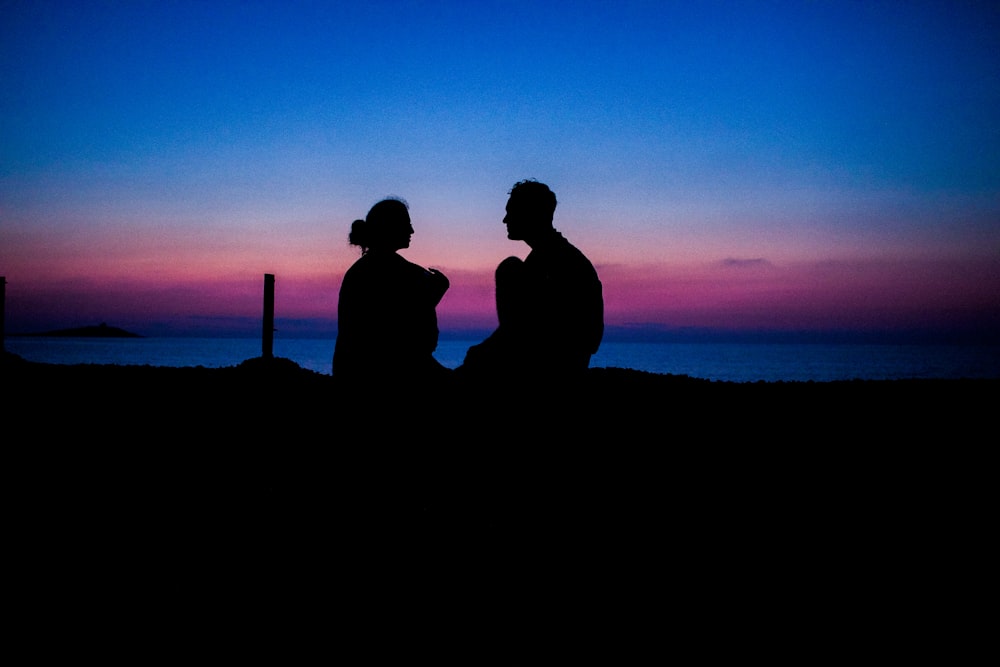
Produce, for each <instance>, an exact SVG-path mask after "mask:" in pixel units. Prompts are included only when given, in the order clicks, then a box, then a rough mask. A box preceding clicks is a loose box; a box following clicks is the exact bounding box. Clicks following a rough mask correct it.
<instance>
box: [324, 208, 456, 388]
mask: <svg viewBox="0 0 1000 667" xmlns="http://www.w3.org/2000/svg"><path fill="white" fill-rule="evenodd" d="M412 235H413V226H412V225H411V224H410V213H409V206H408V204H407V203H406V201H405V200H403V199H401V198H398V197H390V198H386V199H383V200H382V201H380V202H378V203H376V204H375V205H374V206H372V208H371V210H370V211H368V215H367V216H366V217H365V219H364V220H355V221H354V222H353V223H352V224H351V231H350V235H349V236H348V240H349V242H350V244H351V245H354V246H358V247H360V248H361V257H360V258H358V260H357V261H355V262H354V264H353V265H351V267H350V268H349V269H348V270H347V272H346V273H345V274H344V280H343V283H341V286H340V300H339V302H338V305H337V320H338V324H337V329H338V331H337V342H336V344H335V346H334V352H333V375H334V377H336V378H338V379H345V380H348V381H351V382H365V383H385V382H392V381H394V380H399V379H403V378H408V379H442V378H445V377H447V376H448V375H449V374H450V373H451V370H450V369H449V368H447V367H445V366H442V365H441V364H440V363H439V362H438V361H437V359H435V358H434V356H433V352H434V350H435V349H436V348H437V343H438V323H437V310H436V309H437V304H438V303H439V302H440V301H441V298H442V297H443V296H444V294H445V292H446V291H447V290H448V287H449V286H450V283H449V281H448V278H447V277H446V276H445V275H444V274H443V273H441V272H440V271H438V270H436V269H425V268H423V267H422V266H419V265H417V264H414V263H413V262H410V261H408V260H406V259H404V258H403V257H402V256H401V255H399V254H398V253H397V252H396V251H397V250H400V249H401V248H408V247H410V237H411V236H412Z"/></svg>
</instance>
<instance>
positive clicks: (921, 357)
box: [4, 337, 1000, 382]
mask: <svg viewBox="0 0 1000 667" xmlns="http://www.w3.org/2000/svg"><path fill="white" fill-rule="evenodd" d="M477 342H479V341H469V340H442V341H441V343H440V344H439V346H438V350H437V352H436V353H435V356H436V357H437V359H438V360H439V361H440V362H441V363H442V364H444V365H445V366H448V367H449V368H455V367H456V366H458V365H459V364H461V363H462V359H463V358H464V356H465V352H466V350H468V348H469V346H470V345H473V344H475V343H477ZM333 345H334V341H333V340H332V339H288V340H282V339H275V341H274V347H273V353H274V356H276V357H284V358H287V359H291V360H292V361H294V362H296V363H297V364H299V365H300V366H302V367H303V368H308V369H310V370H314V371H317V372H320V373H326V374H329V373H330V361H331V358H332V356H333ZM4 347H5V349H6V350H7V351H9V352H13V353H14V354H17V355H20V356H21V357H23V358H24V359H27V360H29V361H38V362H44V363H53V364H87V363H93V364H130V365H131V364H134V365H150V366H204V367H206V368H224V367H227V366H235V365H238V364H239V363H241V362H242V361H245V360H246V359H251V358H254V357H259V356H261V353H262V348H261V342H260V339H256V338H58V337H51V338H49V337H37V338H36V337H24V338H21V337H8V338H7V340H6V341H5V345H4ZM590 365H591V366H592V367H617V368H633V369H636V370H642V371H649V372H651V373H671V374H674V375H688V376H691V377H696V378H704V379H708V380H721V381H731V382H757V381H765V382H776V381H808V380H812V381H816V382H828V381H833V380H853V379H861V380H895V379H904V378H945V379H948V378H1000V346H998V345H852V344H840V345H825V344H767V343H749V344H746V343H737V344H725V343H609V342H605V343H603V344H602V345H601V349H600V351H599V352H598V353H597V354H596V355H595V356H594V357H593V359H592V360H591V364H590Z"/></svg>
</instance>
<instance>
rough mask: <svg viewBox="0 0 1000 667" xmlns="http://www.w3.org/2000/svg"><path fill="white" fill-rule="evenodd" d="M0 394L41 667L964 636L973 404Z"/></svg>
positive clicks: (53, 376)
mask: <svg viewBox="0 0 1000 667" xmlns="http://www.w3.org/2000/svg"><path fill="white" fill-rule="evenodd" d="M0 373H2V386H3V392H4V393H3V418H2V419H3V427H2V433H3V443H4V444H3V452H4V461H5V465H4V478H5V479H6V489H5V490H6V498H7V501H8V502H7V512H6V513H5V514H6V520H5V524H6V529H5V533H6V535H5V538H6V539H5V545H6V546H5V551H6V552H7V554H8V559H7V561H8V563H9V564H8V565H7V566H6V570H7V574H8V576H7V581H8V587H9V588H10V589H11V590H13V591H14V593H15V594H14V595H13V596H12V597H11V598H9V599H10V600H11V602H10V605H12V606H13V607H14V608H16V609H17V610H18V612H17V614H16V618H17V620H16V621H15V623H14V624H13V627H12V631H13V634H14V635H20V636H21V637H22V639H24V640H26V641H29V642H30V643H32V644H33V645H34V646H35V647H36V655H37V656H40V657H45V656H46V655H49V653H47V651H50V650H54V647H55V646H59V647H63V648H65V647H67V646H68V647H72V648H74V651H75V653H76V654H78V655H80V656H87V655H90V656H101V657H102V658H104V657H109V658H111V659H115V658H119V659H127V658H130V657H139V659H141V661H142V662H148V661H149V659H151V658H153V657H169V658H180V657H182V656H183V658H184V659H186V660H188V659H194V658H193V657H192V656H200V658H201V659H209V660H213V661H215V660H217V659H226V660H231V659H233V658H234V657H235V656H236V654H243V655H249V656H251V657H256V658H260V659H264V660H268V661H274V662H277V661H278V660H280V661H281V663H282V664H290V663H298V662H302V660H300V659H297V658H295V657H293V656H295V655H296V653H297V652H299V651H306V649H307V647H308V648H309V654H310V655H314V656H317V657H318V658H319V659H323V660H324V661H332V660H333V659H342V660H340V661H341V662H345V663H348V664H356V663H370V664H387V661H389V662H391V663H392V664H399V663H400V662H402V661H403V660H405V661H406V662H407V663H410V662H416V661H418V660H419V661H420V662H426V663H436V664H441V663H449V664H469V665H478V664H511V665H515V664H567V663H570V662H578V661H579V659H578V658H584V659H587V660H588V661H589V662H596V663H599V664H600V663H604V664H638V663H648V662H652V661H654V660H655V661H657V662H660V661H662V660H664V659H669V658H672V657H673V658H682V657H684V656H687V657H688V658H691V659H692V660H688V661H695V662H706V663H707V662H717V659H727V660H728V659H731V658H732V657H734V656H735V657H738V658H740V659H745V658H757V659H767V660H769V661H773V659H784V660H794V661H796V662H797V663H802V662H810V663H811V662H816V661H817V660H822V659H829V658H834V659H837V658H839V659H845V658H848V659H852V660H856V659H858V658H859V657H861V656H865V657H866V658H875V659H876V660H878V659H893V658H898V657H900V656H901V655H903V654H907V655H909V654H915V653H919V654H920V655H921V656H923V657H925V658H926V657H945V656H948V658H949V661H954V659H955V658H956V657H959V656H961V655H962V654H963V652H964V651H968V650H970V649H971V647H973V646H974V645H975V642H974V639H975V638H976V636H977V634H978V632H979V631H980V630H983V629H984V628H985V627H986V625H985V624H986V620H985V618H983V617H980V616H979V615H978V613H977V612H975V611H974V610H973V605H971V602H972V601H974V599H975V598H976V597H977V596H979V595H983V594H985V591H986V590H987V588H986V586H987V584H986V581H987V579H986V571H987V567H986V564H987V563H990V562H992V558H993V556H995V552H994V551H993V549H994V547H992V533H993V532H995V527H996V514H995V511H994V510H993V509H992V507H993V506H994V505H995V502H996V490H995V488H996V487H995V479H994V477H995V472H996V468H995V464H993V463H992V456H993V455H994V451H993V450H995V449H996V422H995V415H996V405H997V404H998V403H997V398H998V396H1000V392H998V389H1000V380H990V381H978V380H977V381H974V380H957V381H940V380H934V381H894V382H860V381H858V382H836V383H755V384H733V383H717V382H708V381H702V380H697V379H693V378H688V377H683V376H670V375H653V374H648V373H643V372H639V371H631V370H627V369H591V371H590V373H589V375H588V376H587V377H586V378H585V379H583V380H582V381H580V382H579V383H574V385H573V386H570V387H561V388H539V387H534V388H533V390H528V391H524V390H523V388H520V389H519V388H516V387H503V388H483V387H469V386H452V387H402V388H395V389H385V388H382V389H379V390H372V389H369V390H365V391H360V390H357V389H356V388H351V389H348V388H345V387H338V386H337V385H336V384H335V382H334V380H333V379H332V378H331V377H329V376H325V375H321V374H316V373H313V372H311V371H306V370H303V369H301V368H299V367H297V366H296V365H295V364H293V363H291V362H288V361H287V360H281V359H278V360H268V361H265V360H262V359H257V360H249V361H247V362H245V363H244V364H242V365H241V366H239V367H234V368H228V369H204V368H153V367H132V366H125V367H120V366H96V365H86V366H52V365H45V364H33V363H25V362H20V361H18V360H15V359H10V358H8V359H7V360H6V361H5V362H4V363H3V365H2V366H0ZM990 567H992V566H990ZM991 576H992V575H991ZM137 643H138V645H140V646H142V647H144V649H143V650H142V651H140V652H139V653H137V654H134V655H133V654H132V653H131V651H132V649H131V648H130V647H133V646H134V645H136V644H137ZM196 646H202V648H201V649H197V650H196V648H195V647H196ZM205 646H208V647H210V649H205V648H204V647H205ZM206 651H209V652H208V653H206ZM316 651H318V653H316ZM356 651H361V653H356ZM349 656H350V657H349ZM357 656H364V659H357ZM389 656H392V657H391V658H390V657H389ZM400 657H402V660H400V659H399V658H400Z"/></svg>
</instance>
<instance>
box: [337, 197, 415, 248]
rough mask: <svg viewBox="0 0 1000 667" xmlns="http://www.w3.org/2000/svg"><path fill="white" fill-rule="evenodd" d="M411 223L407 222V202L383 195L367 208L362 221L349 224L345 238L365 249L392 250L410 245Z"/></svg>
mask: <svg viewBox="0 0 1000 667" xmlns="http://www.w3.org/2000/svg"><path fill="white" fill-rule="evenodd" d="M412 235H413V225H411V224H410V211H409V205H408V204H407V203H406V200H405V199H402V198H401V197H387V198H385V199H383V200H382V201H380V202H378V203H377V204H375V205H374V206H372V207H371V209H370V210H369V211H368V215H367V216H365V219H364V220H355V221H354V222H353V223H351V233H350V234H349V235H348V237H347V238H348V241H349V242H350V244H351V245H356V246H359V247H360V248H361V252H362V254H364V253H366V252H368V251H369V250H389V251H396V250H399V249H400V248H409V247H410V237H411V236H412Z"/></svg>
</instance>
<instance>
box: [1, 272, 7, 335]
mask: <svg viewBox="0 0 1000 667" xmlns="http://www.w3.org/2000/svg"><path fill="white" fill-rule="evenodd" d="M6 312H7V278H6V277H5V276H0V353H3V352H4V351H5V343H4V339H5V338H6V336H7V334H6V332H5V330H4V321H3V314H4V313H6Z"/></svg>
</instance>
